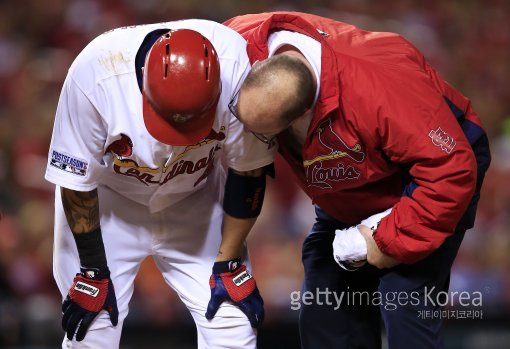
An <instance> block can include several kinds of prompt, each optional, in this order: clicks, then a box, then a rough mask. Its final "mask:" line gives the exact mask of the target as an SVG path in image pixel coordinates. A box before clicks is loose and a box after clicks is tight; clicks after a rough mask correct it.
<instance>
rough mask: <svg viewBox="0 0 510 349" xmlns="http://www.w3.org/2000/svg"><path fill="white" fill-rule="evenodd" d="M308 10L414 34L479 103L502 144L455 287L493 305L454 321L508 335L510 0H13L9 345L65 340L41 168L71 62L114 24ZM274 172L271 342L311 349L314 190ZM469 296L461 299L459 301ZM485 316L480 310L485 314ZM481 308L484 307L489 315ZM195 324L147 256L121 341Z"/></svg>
mask: <svg viewBox="0 0 510 349" xmlns="http://www.w3.org/2000/svg"><path fill="white" fill-rule="evenodd" d="M274 10H296V11H304V12H311V13H315V14H319V15H324V16H327V17H330V18H334V19H337V20H341V21H345V22H350V23H352V24H356V25H358V26H360V27H362V28H364V29H368V30H374V31H393V32H397V33H400V34H403V35H404V36H406V37H407V38H408V39H410V40H411V41H412V42H413V43H414V44H415V45H416V46H417V47H418V48H419V49H421V50H422V51H423V52H424V54H425V56H426V57H427V58H428V59H429V61H430V62H431V63H432V64H433V65H434V66H435V67H436V68H437V69H438V70H439V71H440V72H441V73H442V75H443V76H444V77H445V78H446V79H447V80H448V81H449V82H450V83H451V84H453V85H454V86H456V87H457V88H458V89H460V91H462V92H463V93H464V94H465V95H466V96H469V98H471V100H472V101H473V105H474V108H475V110H476V111H477V112H478V114H479V115H480V117H481V118H482V120H483V122H484V126H485V128H486V130H487V131H488V134H489V137H490V140H491V146H492V154H493V162H492V166H491V168H490V170H489V173H488V174H487V177H486V180H485V183H484V188H483V192H482V198H481V202H480V204H479V208H478V216H477V223H476V226H475V228H474V229H472V230H470V231H469V232H468V233H467V234H466V238H465V241H464V243H463V246H462V247H461V250H460V253H459V256H458V258H457V260H456V264H455V267H454V270H453V274H452V283H451V289H452V290H457V291H469V292H474V291H479V292H482V294H483V305H482V306H481V307H479V308H478V310H482V312H483V316H478V317H477V318H476V319H450V320H448V321H447V326H446V330H445V344H446V347H447V348H509V347H510V345H509V344H508V343H510V321H509V320H510V253H509V252H510V248H509V247H510V227H509V224H510V210H509V206H510V183H509V182H510V88H509V87H508V82H509V80H510V1H507V0H483V1H482V0H478V1H475V0H458V1H444V0H428V1H419V0H414V1H413V0H388V1H375V0H347V1H341V0H335V1H333V0H330V1H327V0H314V1H311V0H310V1H305V0H295V1H288V2H284V1H276V0H262V1H250V2H248V1H230V0H216V1H206V0H185V1H171V0H166V1H163V0H143V1H137V0H108V1H106V0H104V1H100V0H46V1H41V0H20V1H14V0H7V1H6V0H2V1H0V92H1V93H0V211H1V212H2V218H1V220H0V347H1V348H17V349H19V348H56V347H59V346H60V341H61V337H62V335H63V333H62V332H61V330H60V327H59V326H60V325H59V322H60V317H61V316H60V301H61V300H60V294H59V292H58V290H57V288H56V286H55V284H54V281H53V277H52V244H53V232H52V230H53V226H52V225H53V186H52V185H50V184H49V183H47V182H45V180H44V178H43V175H44V170H45V166H46V156H47V151H48V145H49V141H50V138H51V131H52V126H53V118H54V112H55V108H56V104H57V100H58V97H59V93H60V88H61V85H62V82H63V80H64V77H65V75H66V71H67V69H68V67H69V65H70V64H71V62H72V61H73V59H74V58H75V57H76V55H77V54H78V53H79V52H80V51H81V50H82V49H83V47H84V46H85V45H86V44H87V43H88V42H89V41H90V40H92V39H93V38H94V37H95V36H97V35H99V34H101V33H102V32H104V31H107V30H109V29H112V28H115V27H119V26H125V25H133V24H142V23H152V22H162V21H171V20H178V19H185V18H204V19H211V20H215V21H219V22H223V21H224V20H226V19H228V18H230V17H232V16H235V15H239V14H244V13H254V12H265V11H274ZM277 165H278V171H277V172H278V173H279V177H278V178H277V179H276V180H272V181H270V183H269V193H268V196H267V200H266V202H265V203H264V205H265V206H264V209H263V214H262V216H261V217H260V219H259V221H258V223H257V225H256V229H255V231H253V232H252V234H251V237H250V246H251V254H252V264H253V266H254V274H255V276H256V278H257V282H258V284H259V287H260V289H261V292H262V294H263V296H264V298H265V302H266V312H267V313H266V322H265V324H264V326H263V328H262V329H261V331H260V335H259V347H260V348H274V347H277V346H278V347H279V348H299V340H298V334H297V316H298V313H297V311H293V310H291V309H290V306H291V304H290V301H291V299H290V294H291V292H293V291H297V290H299V289H300V283H301V278H302V267H301V261H300V253H301V242H302V240H303V238H304V235H305V234H306V233H307V231H308V229H309V228H310V226H311V224H312V221H313V213H312V207H311V203H310V201H309V200H308V199H307V198H306V197H304V196H303V194H302V193H301V192H299V191H298V190H297V189H296V187H295V186H294V185H293V184H292V182H291V181H289V180H288V178H289V174H288V169H287V168H286V167H285V166H284V165H283V164H281V163H280V162H279V163H278V164H277ZM456 307H457V308H458V304H454V305H453V306H452V309H455V308H456ZM480 315H481V314H480ZM480 317H481V318H480ZM195 336H196V335H195V329H194V324H193V322H192V320H191V317H190V316H189V315H188V313H187V310H186V309H185V307H184V306H183V305H182V304H181V303H180V302H179V300H178V299H177V296H176V295H175V293H174V292H173V291H171V290H170V289H169V288H168V287H167V286H166V285H165V284H164V283H163V280H162V278H161V276H160V274H159V272H158V271H157V270H156V269H155V267H154V265H153V263H152V261H150V260H147V261H146V262H145V263H144V265H143V266H142V268H141V271H140V273H139V275H138V278H137V285H136V291H135V294H134V297H133V299H132V302H131V307H130V314H129V316H128V318H127V320H126V322H125V328H124V332H123V339H122V342H121V347H122V348H123V349H135V348H143V347H148V348H156V349H157V348H194V347H196V345H195Z"/></svg>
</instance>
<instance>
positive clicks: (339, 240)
mask: <svg viewBox="0 0 510 349" xmlns="http://www.w3.org/2000/svg"><path fill="white" fill-rule="evenodd" d="M390 212H391V208H389V209H387V210H386V211H384V212H380V213H376V214H374V215H372V216H370V217H368V218H366V219H364V220H362V221H361V223H360V224H363V225H366V226H368V227H369V228H370V229H372V230H375V229H377V226H378V225H379V222H380V221H381V219H383V218H384V217H386V216H387V215H388V214H390ZM333 257H334V258H335V261H336V262H337V264H338V265H339V266H341V267H342V268H343V269H345V270H349V271H353V270H356V269H358V268H360V267H361V266H363V264H365V263H366V260H367V243H366V241H365V238H364V237H363V235H361V233H360V231H359V229H358V225H356V226H352V227H349V228H347V229H337V230H335V239H334V240H333Z"/></svg>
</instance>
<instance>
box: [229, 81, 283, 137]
mask: <svg viewBox="0 0 510 349" xmlns="http://www.w3.org/2000/svg"><path fill="white" fill-rule="evenodd" d="M240 91H241V89H239V90H237V92H236V93H235V95H234V96H233V97H232V99H231V100H230V102H229V103H228V109H229V110H230V112H231V113H232V115H234V116H235V118H236V119H237V120H239V122H241V123H242V121H241V119H240V118H239V108H238V107H237V104H238V103H239V92H240ZM250 132H251V133H252V134H253V135H254V136H255V137H256V138H257V139H258V140H259V141H261V142H262V143H265V144H267V145H268V146H271V145H273V144H274V142H275V140H276V135H265V134H263V133H257V132H253V131H250Z"/></svg>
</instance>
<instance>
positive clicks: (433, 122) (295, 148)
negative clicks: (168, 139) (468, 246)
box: [225, 12, 490, 349]
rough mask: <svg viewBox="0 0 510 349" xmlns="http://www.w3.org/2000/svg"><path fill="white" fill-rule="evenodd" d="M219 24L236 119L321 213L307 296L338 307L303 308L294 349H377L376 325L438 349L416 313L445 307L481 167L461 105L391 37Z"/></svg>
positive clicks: (397, 343) (465, 106)
mask: <svg viewBox="0 0 510 349" xmlns="http://www.w3.org/2000/svg"><path fill="white" fill-rule="evenodd" d="M225 24H226V25H227V26H229V27H231V28H233V29H234V30H236V31H238V32H239V33H240V34H241V35H243V37H244V38H245V39H246V40H247V43H248V46H247V51H248V56H249V58H250V61H251V63H252V64H253V68H252V71H251V72H250V74H249V75H248V76H247V78H246V80H245V82H244V84H243V86H242V87H241V89H240V91H239V92H238V93H237V95H236V97H235V98H234V100H232V101H231V105H230V108H231V111H232V113H233V114H235V115H236V116H237V117H238V118H239V119H240V120H241V121H242V122H243V123H244V124H245V127H246V128H247V129H248V130H250V131H251V132H253V133H254V134H255V135H256V136H257V137H258V138H259V139H260V140H261V141H263V142H265V143H267V144H268V146H269V147H272V146H276V139H277V140H278V145H279V151H280V153H281V154H282V156H283V157H284V158H285V160H286V161H287V162H288V163H289V165H290V166H291V167H292V169H293V172H294V174H295V175H296V177H297V180H298V183H299V184H300V186H301V188H302V189H303V190H304V191H305V192H306V193H307V194H308V196H310V198H311V199H312V201H313V203H314V204H315V207H316V212H317V220H316V223H315V224H314V226H313V228H312V231H311V233H310V234H309V235H308V237H307V238H306V239H305V242H304V246H303V265H304V269H305V279H304V284H303V291H304V292H306V291H308V292H311V294H313V295H317V298H318V295H319V294H320V292H323V293H322V294H325V292H334V294H335V297H340V296H342V295H343V296H344V297H345V298H344V301H343V302H340V303H339V304H337V305H335V304H333V305H334V306H332V305H331V302H330V303H327V302H326V303H324V302H321V301H320V300H319V299H317V300H316V302H310V301H309V299H307V302H305V301H304V300H303V302H302V303H303V304H302V307H301V313H300V336H301V342H302V346H303V348H305V349H307V348H333V347H334V348H340V347H341V348H347V347H348V348H375V347H380V346H381V338H380V327H379V326H380V318H381V315H382V318H383V320H384V324H385V329H386V333H387V335H388V341H389V346H390V348H413V349H417V348H429V349H430V348H439V347H440V346H441V341H440V335H439V332H440V328H441V325H442V320H441V318H440V317H438V316H432V317H428V318H424V316H423V315H422V314H424V311H428V310H431V311H434V310H440V309H441V306H440V304H444V299H442V298H441V297H443V298H444V296H445V295H447V293H445V292H444V291H447V290H448V284H449V276H450V269H451V266H452V263H453V260H454V259H455V256H456V253H457V250H458V248H459V246H460V243H461V241H462V239H463V236H464V232H465V231H466V229H469V228H471V227H472V226H473V223H474V218H475V212H476V205H477V202H478V199H479V194H480V187H481V185H482V181H483V177H484V174H485V172H486V170H487V168H488V166H489V163H490V152H489V146H488V140H487V136H486V134H485V131H484V130H483V128H482V126H481V123H480V120H479V118H478V116H477V115H476V114H475V112H474V111H473V110H472V108H471V103H470V101H469V100H468V99H467V98H466V97H464V96H463V95H461V94H460V93H459V92H458V91H456V90H455V89H454V88H453V87H451V86H450V85H449V84H448V83H447V82H445V81H444V80H443V79H442V78H441V76H440V75H439V74H438V73H437V72H436V71H435V70H434V69H433V68H432V67H431V66H430V65H429V64H428V63H427V62H426V60H425V59H424V57H423V55H422V54H421V53H420V52H419V51H418V50H417V49H416V48H415V47H414V46H413V45H412V44H411V43H409V42H408V41H407V40H405V39H404V38H402V37H401V36H399V35H397V34H393V33H382V32H367V31H364V30H361V29H359V28H356V27H355V26H352V25H349V24H346V23H342V22H338V21H333V20H330V19H327V18H323V17H318V16H314V15H310V14H304V13H297V12H275V13H262V14H252V15H245V16H239V17H235V18H232V19H230V20H229V21H227V22H226V23H225ZM387 209H391V212H390V213H389V214H388V212H389V211H390V210H388V211H386V212H385V213H384V214H383V215H379V216H373V215H375V214H377V213H379V212H382V211H384V210H387ZM371 216H373V217H371ZM383 216H384V218H382V219H381V217H383ZM374 217H377V219H376V218H374ZM367 218H370V219H369V220H368V221H363V220H364V219H367ZM375 219H376V221H374V220H375ZM360 222H363V224H360ZM367 222H371V223H367ZM351 226H354V227H352V228H350V229H347V228H349V227H351ZM369 227H371V228H372V229H369ZM335 231H336V232H335ZM335 236H336V238H335ZM333 241H334V243H333ZM333 245H334V246H333ZM333 250H334V251H333ZM333 252H334V255H335V258H336V260H335V259H334V258H331V256H332V254H333ZM353 256H354V257H353ZM366 261H368V263H366ZM337 264H338V265H337ZM339 265H340V266H341V267H342V268H340V267H339ZM353 270H355V271H353ZM356 295H358V298H355V297H356ZM360 295H361V297H360ZM365 296H366V297H365ZM363 297H365V298H363ZM397 297H398V298H397ZM332 298H333V297H332ZM349 300H350V302H349ZM328 305H329V306H328ZM427 314H428V313H427Z"/></svg>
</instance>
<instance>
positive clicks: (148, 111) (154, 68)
mask: <svg viewBox="0 0 510 349" xmlns="http://www.w3.org/2000/svg"><path fill="white" fill-rule="evenodd" d="M142 93H143V96H144V107H143V108H144V109H143V112H144V121H145V123H146V126H147V129H148V131H149V133H151V135H152V136H153V137H154V138H156V139H158V140H159V141H162V142H164V143H168V142H178V143H183V142H185V143H189V144H192V143H196V142H198V141H200V140H201V139H203V138H204V137H205V136H207V134H208V132H209V131H210V129H211V127H212V123H213V121H214V116H215V109H216V105H217V103H218V100H219V97H220V93H221V81H220V64H219V59H218V55H217V53H216V50H215V49H214V46H213V45H212V44H211V42H210V41H209V40H208V39H207V38H205V37H204V36H203V35H202V34H200V33H198V32H196V31H194V30H189V29H178V30H175V31H169V32H168V33H165V34H163V35H162V36H161V37H160V38H159V39H158V40H157V41H156V42H155V43H154V44H153V46H152V47H151V49H150V50H149V52H148V53H147V57H146V59H145V64H144V70H143V89H142ZM154 119H159V122H158V126H157V128H160V127H162V126H161V122H166V123H167V124H168V125H169V126H171V128H172V129H173V130H174V132H173V134H172V138H171V139H169V138H168V137H166V136H162V130H158V131H156V127H155V126H154V122H155V121H150V120H154ZM151 124H152V125H151ZM206 128H207V129H206ZM198 130H200V131H201V132H198ZM166 131H169V130H166ZM175 133H179V135H176V134H175ZM200 137H202V138H200ZM185 139H187V140H185ZM168 144H175V143H168Z"/></svg>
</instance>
